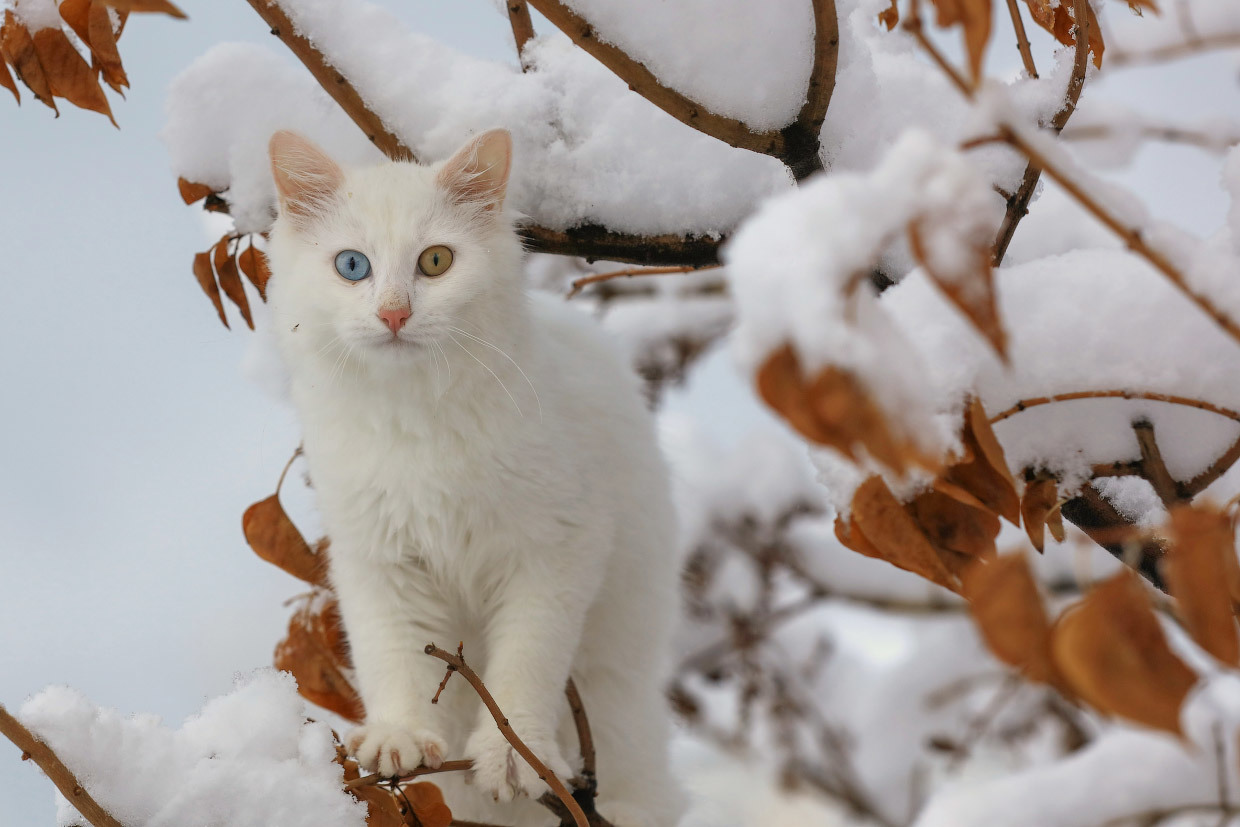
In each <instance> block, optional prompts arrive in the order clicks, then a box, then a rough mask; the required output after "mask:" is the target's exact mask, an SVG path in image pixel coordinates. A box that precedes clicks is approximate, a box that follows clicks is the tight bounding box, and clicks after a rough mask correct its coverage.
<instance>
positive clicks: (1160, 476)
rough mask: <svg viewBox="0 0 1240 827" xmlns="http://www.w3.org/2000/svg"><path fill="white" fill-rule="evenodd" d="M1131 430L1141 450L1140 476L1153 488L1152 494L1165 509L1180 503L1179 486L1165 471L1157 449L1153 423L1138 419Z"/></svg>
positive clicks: (1168, 472)
mask: <svg viewBox="0 0 1240 827" xmlns="http://www.w3.org/2000/svg"><path fill="white" fill-rule="evenodd" d="M1132 430H1133V433H1135V434H1136V436H1137V445H1138V446H1139V447H1140V449H1141V476H1142V477H1144V478H1145V479H1146V480H1147V481H1148V482H1149V484H1150V485H1151V486H1153V488H1154V493H1155V494H1157V495H1158V499H1160V500H1162V503H1163V505H1165V506H1166V507H1167V508H1171V507H1173V506H1175V505H1177V504H1178V503H1180V502H1182V501H1183V500H1182V498H1181V496H1180V488H1179V485H1178V484H1177V483H1176V481H1175V479H1174V478H1173V477H1172V476H1171V472H1170V471H1168V470H1167V463H1166V462H1164V461H1163V458H1162V451H1160V450H1159V449H1158V439H1157V438H1156V437H1155V436H1154V423H1153V422H1151V421H1149V420H1148V419H1139V420H1137V421H1136V422H1134V423H1132Z"/></svg>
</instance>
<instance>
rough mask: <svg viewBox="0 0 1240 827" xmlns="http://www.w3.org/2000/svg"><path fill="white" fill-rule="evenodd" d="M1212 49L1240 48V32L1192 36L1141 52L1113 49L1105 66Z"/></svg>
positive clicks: (1161, 59)
mask: <svg viewBox="0 0 1240 827" xmlns="http://www.w3.org/2000/svg"><path fill="white" fill-rule="evenodd" d="M1214 49H1240V32H1226V33H1224V34H1213V35H1209V36H1207V37H1192V38H1189V39H1188V40H1185V41H1184V42H1183V43H1173V44H1171V45H1168V46H1162V47H1159V48H1157V49H1149V50H1147V51H1141V52H1124V51H1120V50H1118V49H1113V50H1111V52H1110V53H1109V54H1108V55H1107V66H1109V67H1111V68H1120V67H1124V66H1141V65H1143V64H1148V63H1163V62H1165V61H1168V60H1178V59H1180V58H1183V57H1193V56H1194V55H1198V54H1200V53H1202V52H1206V51H1211V50H1214Z"/></svg>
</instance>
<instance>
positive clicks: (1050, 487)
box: [1020, 476, 1063, 554]
mask: <svg viewBox="0 0 1240 827" xmlns="http://www.w3.org/2000/svg"><path fill="white" fill-rule="evenodd" d="M1020 516H1021V518H1022V519H1023V520H1024V521H1025V533H1026V534H1028V535H1029V542H1031V543H1033V547H1034V548H1036V549H1037V550H1038V553H1039V554H1040V553H1041V552H1042V549H1043V548H1044V547H1045V545H1046V526H1047V524H1048V523H1051V522H1056V523H1058V526H1059V533H1058V534H1056V533H1055V528H1054V527H1052V528H1051V534H1053V535H1054V536H1055V539H1057V540H1060V541H1062V539H1063V515H1062V514H1061V513H1060V511H1059V484H1058V483H1057V482H1056V481H1055V478H1054V477H1046V476H1043V477H1038V478H1036V479H1032V480H1030V481H1029V482H1027V483H1025V494H1024V496H1023V497H1021V499H1020Z"/></svg>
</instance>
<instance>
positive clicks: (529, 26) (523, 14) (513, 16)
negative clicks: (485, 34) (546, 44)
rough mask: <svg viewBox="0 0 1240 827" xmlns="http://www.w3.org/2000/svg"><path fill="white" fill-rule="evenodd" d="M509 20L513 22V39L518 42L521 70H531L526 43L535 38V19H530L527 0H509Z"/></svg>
mask: <svg viewBox="0 0 1240 827" xmlns="http://www.w3.org/2000/svg"><path fill="white" fill-rule="evenodd" d="M507 5H508V22H509V23H511V24H512V39H513V41H514V42H515V43H516V44H517V59H518V60H520V61H521V71H522V72H527V71H529V65H528V64H527V63H526V60H525V44H527V43H529V42H530V41H531V40H533V39H534V21H533V20H531V19H530V8H529V6H527V5H526V4H525V0H508V3H507Z"/></svg>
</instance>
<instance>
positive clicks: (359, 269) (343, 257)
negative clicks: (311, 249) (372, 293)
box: [336, 250, 370, 281]
mask: <svg viewBox="0 0 1240 827" xmlns="http://www.w3.org/2000/svg"><path fill="white" fill-rule="evenodd" d="M336 272H337V273H339V274H340V275H342V276H344V277H345V278H346V279H348V280H349V281H361V280H362V279H364V278H366V277H367V276H369V275H370V259H368V258H366V256H364V255H362V254H361V253H359V252H358V251H357V250H341V251H340V253H339V254H338V255H337V256H336Z"/></svg>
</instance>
